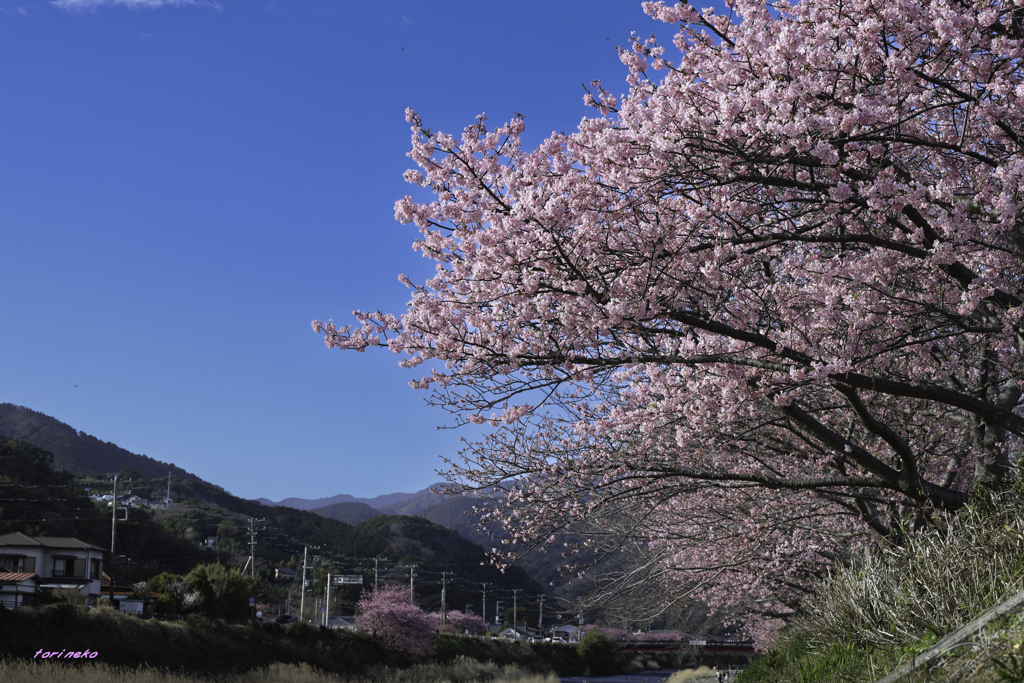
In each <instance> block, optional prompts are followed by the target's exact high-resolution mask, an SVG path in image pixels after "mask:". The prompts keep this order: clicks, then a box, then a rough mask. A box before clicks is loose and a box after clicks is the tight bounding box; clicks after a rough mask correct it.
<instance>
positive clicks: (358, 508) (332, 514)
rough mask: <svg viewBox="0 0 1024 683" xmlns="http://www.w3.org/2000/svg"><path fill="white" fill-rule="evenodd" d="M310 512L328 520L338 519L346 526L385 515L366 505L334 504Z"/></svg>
mask: <svg viewBox="0 0 1024 683" xmlns="http://www.w3.org/2000/svg"><path fill="white" fill-rule="evenodd" d="M310 512H315V513H316V514H318V515H323V516H324V517H327V518H328V519H336V520H338V521H339V522H345V523H346V524H359V523H360V522H365V521H366V520H368V519H371V518H373V517H376V516H378V515H381V514H384V513H382V512H380V511H379V510H377V509H375V508H372V507H370V506H369V505H367V504H366V503H334V504H332V505H325V506H324V507H322V508H314V509H312V510H310Z"/></svg>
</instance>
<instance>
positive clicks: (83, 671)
mask: <svg viewBox="0 0 1024 683" xmlns="http://www.w3.org/2000/svg"><path fill="white" fill-rule="evenodd" d="M71 676H73V677H74V680H75V681H76V683H122V682H123V683H211V681H212V682H215V683H436V682H438V681H447V682H449V683H478V682H484V681H486V682H487V683H557V681H558V677H557V676H556V675H555V674H554V673H546V674H545V673H536V672H533V671H531V670H530V669H528V668H525V667H519V666H515V665H505V666H501V665H498V664H495V663H493V662H478V661H475V660H472V659H468V658H465V657H462V658H459V659H457V660H456V661H454V662H451V663H447V664H419V665H417V666H413V667H409V668H405V669H394V668H389V667H375V668H372V669H369V670H367V671H365V672H362V673H360V674H355V675H344V676H339V675H338V674H333V673H329V672H327V671H324V670H322V669H318V668H316V667H313V666H309V665H308V664H271V665H269V666H266V667H260V668H255V669H251V670H249V671H245V672H241V673H232V674H221V675H218V676H209V675H206V674H202V673H178V672H174V671H169V670H167V669H157V668H152V667H147V666H142V667H137V668H133V667H118V666H110V665H109V664H104V663H102V662H99V663H90V664H87V665H83V666H71V665H68V664H59V663H57V662H49V661H46V662H25V661H0V679H2V680H5V681H8V682H9V683H28V682H29V681H31V682H32V683H40V682H41V681H60V680H65V679H67V678H70V677H71Z"/></svg>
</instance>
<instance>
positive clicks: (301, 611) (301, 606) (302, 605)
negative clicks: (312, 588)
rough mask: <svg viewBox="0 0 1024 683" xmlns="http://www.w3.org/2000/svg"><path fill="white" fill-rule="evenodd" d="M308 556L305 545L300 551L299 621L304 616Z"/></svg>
mask: <svg viewBox="0 0 1024 683" xmlns="http://www.w3.org/2000/svg"><path fill="white" fill-rule="evenodd" d="M307 557H309V546H308V545H307V546H305V548H304V549H303V551H302V585H301V586H299V590H301V591H302V598H301V600H300V601H299V621H302V620H303V619H305V618H306V558H307Z"/></svg>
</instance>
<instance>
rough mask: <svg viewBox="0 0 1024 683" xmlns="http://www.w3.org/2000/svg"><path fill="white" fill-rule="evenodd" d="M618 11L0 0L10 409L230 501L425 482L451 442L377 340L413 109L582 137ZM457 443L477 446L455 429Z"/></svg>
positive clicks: (2, 383) (613, 66)
mask: <svg viewBox="0 0 1024 683" xmlns="http://www.w3.org/2000/svg"><path fill="white" fill-rule="evenodd" d="M631 30H636V31H637V32H638V33H640V34H641V35H647V34H650V33H651V32H657V33H658V34H659V36H669V35H671V32H670V31H668V30H667V27H664V26H661V25H659V24H657V23H656V22H654V21H653V20H651V19H649V18H648V17H646V16H645V15H644V14H643V12H642V10H641V9H640V3H639V2H637V1H634V0H607V1H605V2H594V1H593V0H589V1H577V0H556V1H554V2H552V1H550V0H548V1H545V2H537V1H533V0H530V1H521V0H519V1H517V2H501V3H496V2H488V1H487V0H475V1H465V2H463V1H440V0H432V1H431V2H428V3H423V2H415V3H414V2H387V3H356V2H347V1H345V2H342V1H330V0H288V1H281V0H277V1H274V2H269V1H264V0H244V1H242V0H218V1H217V2H203V1H201V0H196V1H195V2H188V1H185V0H180V1H178V2H171V1H169V0H168V1H164V2H161V1H160V0H105V1H104V0H95V1H93V0H78V1H77V2H76V1H72V0H65V1H64V2H31V1H29V0H20V1H15V2H11V1H9V0H0V93H2V94H0V254H2V266H0V291H2V292H3V296H2V297H0V357H2V358H3V362H2V363H0V401H2V402H12V403H16V404H19V405H24V406H27V407H29V408H32V409H34V410H39V411H41V412H44V413H47V414H50V415H53V416H54V417H56V418H57V419H59V420H61V421H63V422H66V423H68V424H70V425H72V426H73V427H75V428H77V429H80V430H82V431H85V432H88V433H90V434H93V435H94V436H97V437H98V438H100V439H103V440H105V441H112V442H114V443H117V444H118V445H119V446H122V447H124V448H127V449H129V450H131V451H134V452H137V453H145V454H147V455H149V456H151V457H153V458H157V459H160V460H165V461H171V462H174V463H175V464H177V465H179V466H181V467H184V468H185V469H187V470H189V471H192V472H194V473H196V474H198V475H199V476H201V477H203V478H205V479H207V480H209V481H212V482H214V483H217V484H220V485H222V486H224V487H225V488H227V489H228V490H229V491H231V492H232V493H234V494H236V495H240V496H244V497H249V498H255V497H259V496H264V497H267V498H271V499H274V500H279V499H281V498H285V497H288V496H299V497H304V498H317V497H324V496H330V495H334V494H337V493H351V494H353V495H357V496H374V495H379V494H383V493H389V492H393V491H415V490H418V489H420V488H423V487H425V486H427V485H429V484H431V483H433V482H435V481H437V480H438V476H437V474H436V473H435V470H436V469H437V468H438V467H439V466H440V464H441V463H440V461H439V460H438V456H439V455H441V454H447V455H451V454H453V453H454V452H455V451H456V450H457V449H458V440H459V437H460V436H461V435H462V434H461V433H460V432H458V431H453V430H441V431H438V430H437V429H436V427H437V426H438V425H441V424H444V423H445V421H446V415H445V414H444V413H443V412H440V411H438V410H437V409H432V408H429V407H427V406H425V405H424V403H423V399H424V394H423V392H417V391H414V390H412V389H410V388H409V387H408V384H407V383H408V381H409V380H410V379H413V378H415V377H416V376H418V373H416V371H406V370H402V369H401V368H399V367H398V363H397V362H398V360H399V358H398V357H397V356H395V355H394V354H391V353H389V352H386V351H382V352H378V353H370V352H368V353H363V354H357V353H342V352H339V351H330V350H328V349H326V348H325V347H324V346H323V344H322V338H321V337H319V336H318V335H315V334H314V333H313V331H312V330H311V329H310V324H309V323H310V320H312V319H313V318H323V319H326V318H334V319H335V320H336V321H338V322H347V321H348V320H349V318H350V315H349V313H350V312H351V311H352V310H353V309H356V308H363V309H375V308H382V309H384V310H389V311H393V312H400V311H401V310H402V307H403V306H404V303H405V301H406V300H407V290H406V289H405V287H404V286H403V285H401V284H400V283H399V282H398V281H397V279H396V277H397V275H398V274H399V273H401V272H405V273H407V274H409V275H410V276H411V277H412V278H413V279H414V280H422V279H423V278H424V277H425V276H426V275H427V274H429V273H430V271H431V266H430V263H429V262H427V261H425V260H424V259H422V258H421V257H420V256H418V255H417V254H415V253H414V252H413V251H412V249H411V246H410V245H411V243H412V241H413V239H414V238H415V236H416V233H415V230H414V228H412V227H411V226H402V225H400V224H398V223H397V222H396V221H395V220H394V217H393V204H394V202H395V200H396V199H398V198H400V197H402V196H404V195H406V194H410V193H412V191H413V190H414V189H415V188H413V187H412V186H410V185H407V184H406V183H405V182H404V181H403V180H402V172H403V171H404V170H405V169H407V168H409V167H410V166H411V162H410V161H409V159H407V158H406V156H405V153H406V152H407V151H408V149H409V128H408V124H407V123H406V122H405V120H404V110H405V108H406V107H407V106H411V107H413V108H415V109H416V110H418V111H419V112H420V113H421V115H422V116H423V120H424V123H425V125H427V126H429V127H431V128H433V129H435V130H438V129H440V130H445V131H449V132H458V131H460V130H461V129H462V128H463V127H464V126H466V125H468V124H469V123H471V122H472V121H473V118H474V117H475V116H476V115H477V114H479V113H481V112H486V114H487V115H488V117H489V118H490V122H491V123H492V124H497V123H500V122H503V121H505V120H507V119H508V118H509V117H510V116H511V115H512V114H513V113H514V112H517V111H518V112H522V113H523V114H525V116H526V125H527V136H526V137H527V142H528V143H531V144H536V143H538V142H540V141H541V140H542V139H543V138H544V137H546V136H547V135H548V134H549V133H550V132H551V131H553V130H564V131H569V130H573V129H575V127H576V125H577V124H578V123H579V120H580V119H581V118H582V117H584V116H588V115H590V114H591V113H593V112H592V110H590V109H587V108H586V107H584V105H583V103H582V96H583V89H582V86H581V82H587V83H589V82H590V81H591V80H592V79H594V78H600V79H602V80H603V81H604V82H605V84H606V86H608V87H609V89H610V90H612V91H613V92H616V93H621V92H622V91H623V90H624V89H625V80H624V79H625V67H623V66H622V65H621V63H620V62H619V60H618V56H617V54H616V51H615V46H616V45H625V44H626V43H627V40H628V37H629V34H630V31H631ZM468 436H472V435H471V434H468Z"/></svg>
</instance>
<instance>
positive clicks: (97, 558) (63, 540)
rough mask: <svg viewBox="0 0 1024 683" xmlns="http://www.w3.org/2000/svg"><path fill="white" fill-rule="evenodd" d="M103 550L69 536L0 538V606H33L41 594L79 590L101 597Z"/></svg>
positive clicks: (17, 533) (3, 536)
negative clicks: (56, 590) (61, 589)
mask: <svg viewBox="0 0 1024 683" xmlns="http://www.w3.org/2000/svg"><path fill="white" fill-rule="evenodd" d="M103 553H104V549H103V548H101V547H99V546H97V545H93V544H92V543H86V542H85V541H81V540H79V539H77V538H71V537H69V536H27V535H25V534H23V533H20V532H15V533H10V534H3V535H0V603H2V604H3V605H4V606H5V607H12V608H13V607H21V606H22V605H26V604H32V603H34V602H35V599H36V596H37V595H38V594H39V593H40V592H41V591H48V590H55V589H59V588H64V589H71V590H78V591H80V592H81V593H83V594H84V595H85V596H86V597H88V598H93V599H95V598H98V597H99V595H100V588H101V585H100V580H101V577H102V574H103Z"/></svg>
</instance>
